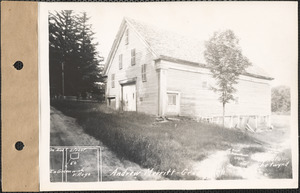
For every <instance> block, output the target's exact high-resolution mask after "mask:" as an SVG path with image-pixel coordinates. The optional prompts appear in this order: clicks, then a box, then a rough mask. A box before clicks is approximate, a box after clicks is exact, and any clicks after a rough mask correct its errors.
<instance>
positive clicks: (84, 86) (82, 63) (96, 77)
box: [77, 12, 102, 93]
mask: <svg viewBox="0 0 300 193" xmlns="http://www.w3.org/2000/svg"><path fill="white" fill-rule="evenodd" d="M77 19H78V21H79V26H78V29H79V31H80V34H79V37H80V38H79V39H78V43H79V49H78V55H79V65H78V69H79V71H80V78H81V80H80V84H79V85H78V88H79V90H80V92H81V93H85V92H90V91H93V90H94V88H95V82H99V81H102V76H101V66H100V62H101V57H100V56H99V55H98V52H97V50H96V46H97V45H98V43H94V42H93V40H94V37H93V36H94V34H95V33H94V32H93V31H92V25H91V24H89V23H88V21H89V19H90V18H89V17H88V16H87V14H86V12H83V13H81V14H80V15H79V16H78V17H77Z"/></svg>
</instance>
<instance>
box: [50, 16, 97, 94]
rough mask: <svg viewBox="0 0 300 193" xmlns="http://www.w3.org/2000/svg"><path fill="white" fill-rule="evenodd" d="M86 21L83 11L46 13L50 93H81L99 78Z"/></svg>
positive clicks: (90, 87)
mask: <svg viewBox="0 0 300 193" xmlns="http://www.w3.org/2000/svg"><path fill="white" fill-rule="evenodd" d="M88 21H89V18H88V16H87V14H86V13H85V12H83V13H75V12H74V11H72V10H62V11H59V12H54V13H49V71H50V87H51V90H50V91H51V95H82V94H84V93H86V92H92V91H93V90H94V88H95V82H97V81H101V66H100V62H101V61H100V58H101V57H100V56H99V55H98V52H97V50H96V46H97V43H95V42H94V37H93V36H94V32H93V31H92V26H91V24H89V23H88ZM63 87H64V88H63Z"/></svg>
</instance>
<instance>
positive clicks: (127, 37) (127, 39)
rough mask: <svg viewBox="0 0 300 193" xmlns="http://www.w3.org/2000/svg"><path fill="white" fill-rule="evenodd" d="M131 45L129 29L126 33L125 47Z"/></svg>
mask: <svg viewBox="0 0 300 193" xmlns="http://www.w3.org/2000/svg"><path fill="white" fill-rule="evenodd" d="M128 43H129V31H128V29H126V31H125V45H127V44H128Z"/></svg>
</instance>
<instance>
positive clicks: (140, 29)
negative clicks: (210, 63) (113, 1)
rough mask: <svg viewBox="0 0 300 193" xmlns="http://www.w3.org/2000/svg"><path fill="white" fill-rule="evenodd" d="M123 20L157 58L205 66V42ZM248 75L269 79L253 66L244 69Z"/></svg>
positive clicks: (174, 32) (159, 28) (151, 25)
mask: <svg viewBox="0 0 300 193" xmlns="http://www.w3.org/2000/svg"><path fill="white" fill-rule="evenodd" d="M124 20H125V21H126V22H128V23H129V25H131V26H132V27H133V28H134V30H135V31H136V32H137V33H138V34H139V35H140V36H141V37H142V38H143V39H144V41H145V42H146V43H147V44H149V47H150V49H152V50H153V51H154V52H155V53H156V55H157V56H158V57H163V56H165V57H166V58H173V59H177V60H180V61H188V62H191V63H198V64H199V66H203V65H206V61H205V59H204V54H203V51H204V45H205V41H206V40H200V39H199V38H196V37H194V36H188V35H184V34H181V33H178V32H177V31H172V30H169V29H166V28H162V27H160V26H157V25H154V24H152V23H147V22H144V21H141V20H136V19H132V18H130V17H124ZM246 71H247V72H246V73H247V74H248V75H254V76H256V77H264V78H267V79H270V78H271V77H270V76H269V74H268V73H266V72H265V70H264V69H263V68H261V67H259V66H257V65H255V64H252V66H251V67H249V68H247V69H246Z"/></svg>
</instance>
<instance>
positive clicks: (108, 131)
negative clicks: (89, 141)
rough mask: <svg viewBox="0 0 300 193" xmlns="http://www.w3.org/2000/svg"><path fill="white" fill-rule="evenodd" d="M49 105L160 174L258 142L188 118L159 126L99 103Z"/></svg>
mask: <svg viewBox="0 0 300 193" xmlns="http://www.w3.org/2000/svg"><path fill="white" fill-rule="evenodd" d="M51 105H52V106H54V107H56V108H57V109H58V110H60V111H62V112H63V113H64V114H66V115H67V116H71V117H74V118H76V119H77V121H78V123H79V124H80V125H81V126H82V127H83V129H84V130H85V132H86V133H88V134H90V135H91V136H93V137H95V138H96V139H99V140H100V141H102V142H103V143H104V144H105V145H106V146H108V147H109V148H110V149H111V150H113V151H114V152H115V153H116V154H117V155H118V156H119V157H120V158H125V159H128V160H130V161H133V162H135V163H137V164H139V165H141V166H142V167H145V168H154V169H155V170H159V171H166V170H168V169H170V168H171V169H175V170H176V171H179V172H181V171H182V170H184V169H186V168H187V167H189V164H190V163H191V162H193V161H201V160H203V159H204V158H206V157H207V156H208V155H209V154H210V153H211V152H213V151H216V150H226V149H228V148H231V147H232V145H236V144H254V143H255V141H257V140H255V139H254V138H253V137H251V136H249V135H248V134H247V133H245V132H242V131H237V130H230V129H223V128H221V127H220V126H217V125H212V124H206V123H198V122H196V121H193V120H191V119H188V118H183V119H182V120H181V121H169V122H165V123H158V122H156V121H155V117H154V116H150V115H146V114H142V113H135V112H123V113H122V112H115V111H112V110H110V109H107V108H106V107H105V105H101V104H98V103H85V102H71V101H52V102H51ZM180 178H181V176H171V179H180ZM185 179H186V178H185ZM190 179H194V177H193V176H190Z"/></svg>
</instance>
